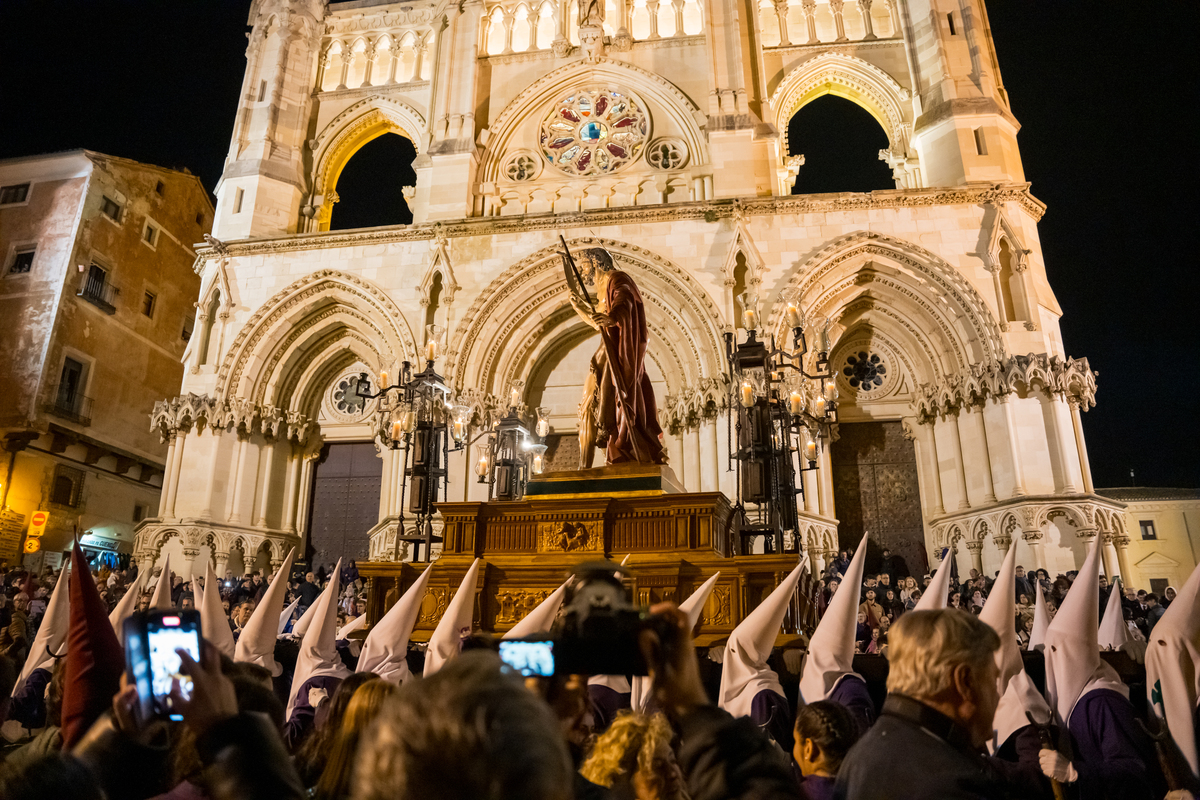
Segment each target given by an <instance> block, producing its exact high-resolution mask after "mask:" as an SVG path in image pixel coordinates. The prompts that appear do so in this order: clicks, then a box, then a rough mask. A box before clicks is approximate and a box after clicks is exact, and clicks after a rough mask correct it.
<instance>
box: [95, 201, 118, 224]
mask: <svg viewBox="0 0 1200 800" xmlns="http://www.w3.org/2000/svg"><path fill="white" fill-rule="evenodd" d="M100 213H101V214H103V215H104V216H106V217H108V218H109V219H111V220H112V221H113V222H120V221H121V204H120V203H118V202H117V201H116V200H113V199H112V198H111V197H108V196H107V195H105V197H104V202H102V203H101V204H100Z"/></svg>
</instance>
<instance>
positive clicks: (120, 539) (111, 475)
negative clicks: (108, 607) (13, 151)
mask: <svg viewBox="0 0 1200 800" xmlns="http://www.w3.org/2000/svg"><path fill="white" fill-rule="evenodd" d="M212 219H213V206H212V202H211V201H210V200H209V195H208V193H207V192H206V191H205V189H204V187H203V186H202V185H201V183H200V181H199V179H197V178H196V177H195V176H194V175H191V174H189V173H187V172H178V171H175V170H170V169H163V168H161V167H156V166H152V165H149V164H140V163H138V162H136V161H130V160H129V159H124V158H117V157H114V156H108V155H104V154H103V153H96V152H92V151H89V150H74V151H70V152H63V153H56V154H52V155H43V156H30V157H28V158H13V159H8V160H4V161H0V330H3V336H0V386H3V387H4V390H3V392H0V439H2V440H3V446H4V450H5V453H4V460H3V465H2V467H0V468H2V469H3V470H4V472H3V473H0V475H3V476H4V477H3V482H4V486H3V488H2V489H0V495H2V499H3V506H4V508H5V509H6V510H5V519H4V523H5V536H4V539H3V543H2V545H0V550H3V552H2V553H0V557H9V558H10V560H11V559H12V556H13V555H15V553H14V551H15V548H16V547H17V546H18V545H19V543H20V536H21V534H22V533H23V532H24V529H25V527H26V525H27V523H28V522H29V520H30V518H31V516H32V514H33V513H34V512H35V511H43V512H47V513H48V514H49V523H48V525H47V527H46V533H45V535H44V536H43V537H42V541H41V545H42V551H43V552H49V553H52V554H53V553H56V552H60V551H62V550H63V549H64V548H66V547H69V546H70V536H71V533H72V531H73V528H74V526H75V524H76V523H78V525H79V529H80V531H81V533H87V535H86V536H85V537H84V543H85V544H87V545H89V546H91V547H93V548H95V549H98V550H112V551H121V552H130V551H131V550H132V548H133V528H134V525H135V524H136V523H138V522H140V521H141V520H142V519H144V518H147V517H153V516H155V515H156V514H157V512H158V500H159V495H160V492H161V487H162V475H163V470H164V469H165V466H166V460H165V456H166V446H165V445H164V444H163V443H162V442H161V440H160V438H159V437H158V436H157V435H155V434H154V433H152V432H151V431H149V430H148V428H147V426H146V415H147V414H149V413H150V410H151V409H152V408H153V406H154V402H155V401H156V400H158V399H159V398H161V397H163V396H164V395H173V394H175V393H177V392H178V390H179V385H180V381H181V379H182V377H183V366H182V364H181V360H182V359H183V357H184V354H185V353H186V352H187V349H188V347H189V339H190V338H191V335H192V326H193V324H194V317H195V307H194V304H195V301H196V296H197V294H198V292H199V290H200V279H199V277H198V276H197V275H196V274H195V272H194V271H193V269H192V264H193V262H194V261H195V259H196V253H195V250H194V248H195V243H196V242H199V241H202V240H203V237H204V234H206V233H208V232H209V230H211V226H212ZM39 557H40V556H39Z"/></svg>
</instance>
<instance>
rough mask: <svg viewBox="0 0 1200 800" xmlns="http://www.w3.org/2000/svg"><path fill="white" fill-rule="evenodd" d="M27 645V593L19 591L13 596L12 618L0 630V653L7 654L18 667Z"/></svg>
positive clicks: (22, 659)
mask: <svg viewBox="0 0 1200 800" xmlns="http://www.w3.org/2000/svg"><path fill="white" fill-rule="evenodd" d="M28 646H29V595H27V594H25V593H24V592H21V593H20V594H18V595H17V596H16V597H14V598H13V612H12V618H11V619H10V620H9V623H8V625H6V626H5V627H4V629H3V630H0V655H4V656H7V657H8V658H11V659H12V660H13V661H15V662H16V664H17V667H18V668H20V666H21V664H22V663H23V662H24V660H25V651H26V648H27V647H28Z"/></svg>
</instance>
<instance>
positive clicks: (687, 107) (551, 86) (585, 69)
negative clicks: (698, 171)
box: [479, 58, 709, 182]
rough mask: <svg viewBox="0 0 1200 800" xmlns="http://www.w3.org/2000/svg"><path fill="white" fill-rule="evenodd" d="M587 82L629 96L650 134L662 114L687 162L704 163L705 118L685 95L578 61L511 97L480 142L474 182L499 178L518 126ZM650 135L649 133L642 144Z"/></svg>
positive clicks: (628, 69)
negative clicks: (647, 119) (682, 147)
mask: <svg viewBox="0 0 1200 800" xmlns="http://www.w3.org/2000/svg"><path fill="white" fill-rule="evenodd" d="M589 83H598V84H601V85H605V86H611V87H613V88H621V89H624V90H625V91H628V92H630V93H631V94H632V95H633V96H634V97H635V98H637V99H638V101H639V102H640V103H641V105H642V108H644V109H646V111H647V113H648V114H649V115H650V117H651V125H652V126H653V127H654V128H655V129H658V128H660V123H661V121H662V120H661V117H660V118H659V119H658V120H656V119H655V118H656V117H658V116H659V115H664V114H665V115H666V116H667V117H668V118H670V119H671V120H672V121H673V122H674V123H675V127H676V128H677V129H678V132H679V134H680V135H681V136H682V138H683V139H684V141H685V143H686V144H687V148H688V153H689V161H690V163H691V164H693V165H696V164H707V163H708V161H709V154H708V140H707V137H706V136H705V135H704V134H703V132H702V131H701V130H700V129H701V128H702V127H704V125H705V124H706V122H707V115H705V114H704V113H703V112H702V111H701V110H700V108H699V107H698V106H697V105H696V104H695V103H693V102H692V100H691V99H690V98H689V97H688V96H687V95H686V94H684V93H683V92H682V91H681V90H680V89H679V88H678V87H677V86H675V84H673V83H671V82H670V81H668V80H666V79H665V78H663V77H662V76H660V75H656V74H654V73H653V72H649V71H647V70H644V69H641V68H640V67H635V66H633V65H632V64H628V63H625V62H623V61H616V60H614V59H610V58H600V59H597V60H596V61H591V62H587V61H578V62H575V63H572V64H567V65H566V66H562V67H559V68H558V69H556V70H552V71H551V72H548V73H547V74H545V75H543V76H542V77H541V78H539V79H538V80H536V81H534V82H533V83H532V84H530V85H529V87H528V88H526V89H525V90H524V91H523V92H521V93H520V94H518V95H517V96H516V97H515V98H513V100H512V101H511V102H510V103H509V104H508V105H507V106H506V107H505V108H504V110H503V111H501V112H500V114H499V115H498V116H497V117H496V119H495V121H494V122H493V123H492V125H491V126H490V128H488V129H487V130H486V131H484V133H483V135H482V137H481V143H482V144H483V145H484V149H483V153H482V154H481V156H480V159H479V163H480V169H479V180H480V181H481V182H483V181H496V180H499V179H500V178H501V177H502V176H501V167H502V166H503V161H504V158H505V156H506V155H508V154H509V152H510V148H515V149H520V146H519V144H514V143H513V142H512V139H513V137H514V134H515V133H516V131H517V130H518V129H519V128H520V127H521V124H522V122H524V121H525V120H526V119H527V118H529V117H530V116H531V115H537V114H540V113H542V109H543V108H544V107H546V106H547V105H548V104H550V103H552V102H554V101H556V100H558V99H559V98H560V97H561V95H563V93H565V92H569V91H570V90H572V89H574V88H576V87H578V86H580V85H582V84H589ZM654 135H656V134H653V132H652V134H651V136H648V137H647V141H649V139H650V138H652V137H653V136H654Z"/></svg>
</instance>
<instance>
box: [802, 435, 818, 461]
mask: <svg viewBox="0 0 1200 800" xmlns="http://www.w3.org/2000/svg"><path fill="white" fill-rule="evenodd" d="M804 460H805V461H816V460H817V443H816V442H814V441H813V440H812V437H809V439H808V441H807V442H805V443H804Z"/></svg>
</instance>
